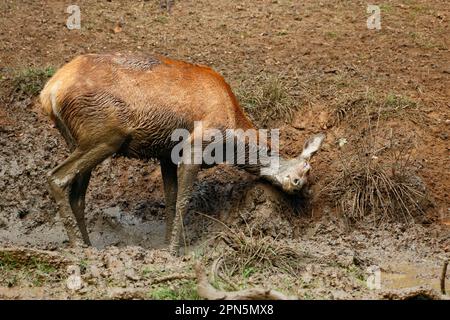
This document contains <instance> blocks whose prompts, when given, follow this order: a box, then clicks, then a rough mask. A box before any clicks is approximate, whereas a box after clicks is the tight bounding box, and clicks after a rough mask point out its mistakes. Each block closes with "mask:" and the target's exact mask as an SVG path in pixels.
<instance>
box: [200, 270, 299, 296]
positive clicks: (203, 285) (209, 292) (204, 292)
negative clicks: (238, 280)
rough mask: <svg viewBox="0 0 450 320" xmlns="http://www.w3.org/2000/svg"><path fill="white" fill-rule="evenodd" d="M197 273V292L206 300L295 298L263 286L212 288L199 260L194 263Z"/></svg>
mask: <svg viewBox="0 0 450 320" xmlns="http://www.w3.org/2000/svg"><path fill="white" fill-rule="evenodd" d="M195 273H196V275H197V281H198V283H197V292H198V295H199V296H200V297H202V298H205V299H208V300H296V299H297V298H295V297H289V296H286V295H284V294H282V293H281V292H279V291H276V290H272V289H264V288H251V289H245V290H239V291H221V290H217V289H216V288H214V287H213V286H212V285H211V284H210V283H209V282H208V277H207V275H206V271H205V269H204V268H203V266H202V265H201V264H200V262H197V263H196V265H195Z"/></svg>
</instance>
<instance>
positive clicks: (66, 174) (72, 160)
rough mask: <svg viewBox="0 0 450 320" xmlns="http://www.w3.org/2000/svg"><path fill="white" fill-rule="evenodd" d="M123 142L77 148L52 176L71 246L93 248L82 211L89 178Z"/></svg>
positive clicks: (51, 179)
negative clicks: (89, 246)
mask: <svg viewBox="0 0 450 320" xmlns="http://www.w3.org/2000/svg"><path fill="white" fill-rule="evenodd" d="M122 142H123V139H122V140H121V141H120V140H118V139H114V140H111V141H110V143H102V144H99V145H96V146H94V147H92V148H90V149H89V150H81V149H79V148H77V149H75V150H74V152H73V153H72V154H71V155H70V156H69V157H68V158H67V159H66V160H65V161H64V162H63V163H62V164H60V165H59V166H58V167H56V168H55V169H53V170H52V171H51V172H50V173H49V174H48V183H49V187H50V192H51V193H52V195H53V197H54V198H55V201H56V204H57V206H58V210H59V214H60V216H61V220H62V222H63V224H64V227H65V229H66V232H67V236H68V237H69V243H70V245H71V246H76V245H82V244H83V243H85V244H87V245H89V237H88V235H87V230H86V226H85V222H84V213H83V212H84V210H82V209H84V197H85V193H86V188H87V185H88V181H89V179H88V176H89V174H90V172H91V171H92V169H93V168H94V167H95V166H97V165H98V164H99V163H101V162H102V161H103V160H105V159H106V158H107V157H109V156H110V155H112V154H113V153H115V152H117V151H118V150H119V148H120V146H121V144H122ZM80 221H82V222H81V223H80Z"/></svg>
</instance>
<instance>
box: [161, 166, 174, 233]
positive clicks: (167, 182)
mask: <svg viewBox="0 0 450 320" xmlns="http://www.w3.org/2000/svg"><path fill="white" fill-rule="evenodd" d="M161 175H162V178H163V183H164V198H165V202H166V210H165V211H166V242H169V240H170V236H171V234H172V227H173V220H174V218H175V210H176V203H177V190H178V179H177V165H176V164H174V163H173V162H172V160H171V159H170V158H169V159H167V158H164V159H161Z"/></svg>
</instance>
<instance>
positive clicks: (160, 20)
mask: <svg viewBox="0 0 450 320" xmlns="http://www.w3.org/2000/svg"><path fill="white" fill-rule="evenodd" d="M154 21H155V22H158V23H161V24H166V23H167V22H169V19H168V18H167V16H163V15H160V16H157V17H156V18H155V19H154Z"/></svg>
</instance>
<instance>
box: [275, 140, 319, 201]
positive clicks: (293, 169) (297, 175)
mask: <svg viewBox="0 0 450 320" xmlns="http://www.w3.org/2000/svg"><path fill="white" fill-rule="evenodd" d="M324 139H325V135H324V134H317V135H314V136H312V137H311V138H310V139H308V140H307V141H306V142H305V146H304V147H303V151H302V153H301V154H300V156H299V157H298V158H295V159H291V160H288V161H287V163H286V165H285V166H284V170H282V171H281V172H280V180H281V187H282V188H283V190H284V191H285V192H287V193H291V194H292V193H296V192H299V191H300V190H301V189H302V188H303V187H304V186H305V185H306V184H307V183H308V178H309V173H310V171H311V165H310V164H309V160H310V159H311V157H312V156H313V154H315V153H316V152H317V151H318V150H319V148H320V145H321V144H322V142H323V140H324Z"/></svg>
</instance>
